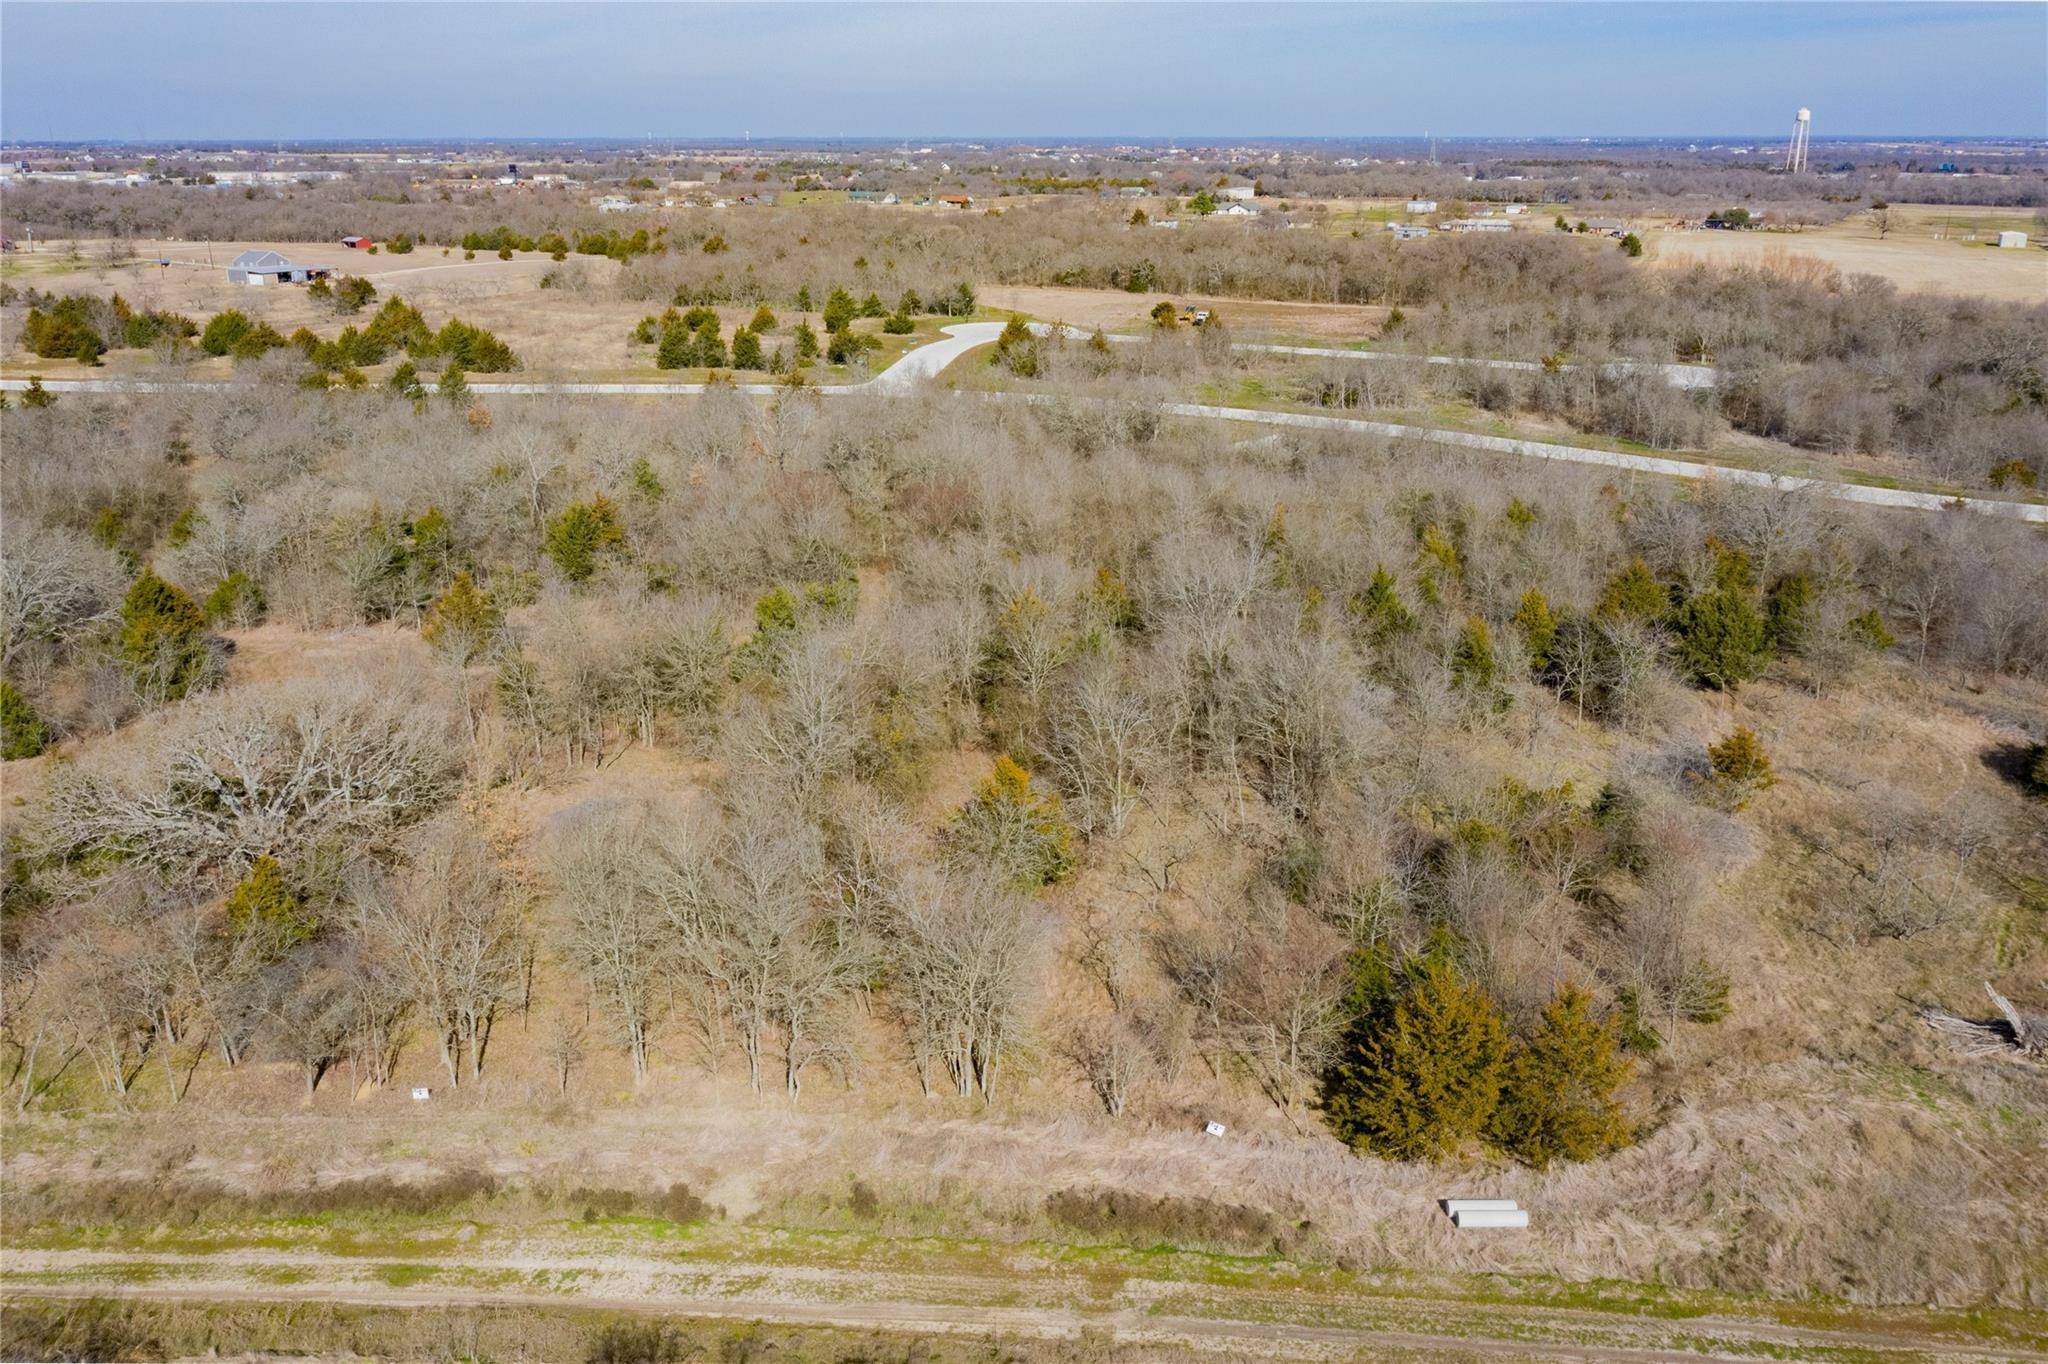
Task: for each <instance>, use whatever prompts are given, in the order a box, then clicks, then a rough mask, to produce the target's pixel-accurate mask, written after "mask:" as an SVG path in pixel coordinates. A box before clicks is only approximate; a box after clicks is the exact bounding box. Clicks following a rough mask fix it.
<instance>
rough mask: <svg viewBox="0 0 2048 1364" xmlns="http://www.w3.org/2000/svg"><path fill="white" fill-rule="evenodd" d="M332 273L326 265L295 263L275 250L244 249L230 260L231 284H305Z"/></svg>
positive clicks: (229, 281)
mask: <svg viewBox="0 0 2048 1364" xmlns="http://www.w3.org/2000/svg"><path fill="white" fill-rule="evenodd" d="M332 273H334V272H333V271H331V270H329V269H327V268H326V267H325V266H319V265H293V264H292V263H291V262H290V261H288V260H286V259H285V258H284V257H283V256H280V255H279V254H278V253H277V252H275V251H253V250H252V251H244V252H243V253H242V254H241V255H239V256H237V257H235V258H234V259H233V260H232V261H229V262H228V283H230V284H304V283H305V282H306V281H307V280H309V279H321V278H324V277H325V276H327V275H330V274H332Z"/></svg>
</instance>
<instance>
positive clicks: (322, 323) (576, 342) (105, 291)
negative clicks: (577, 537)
mask: <svg viewBox="0 0 2048 1364" xmlns="http://www.w3.org/2000/svg"><path fill="white" fill-rule="evenodd" d="M41 245H42V244H39V246H41ZM70 245H71V244H69V243H51V244H48V245H47V250H42V249H39V250H38V252H37V253H36V254H35V255H32V256H31V255H12V256H9V257H8V258H7V260H6V264H5V265H4V267H0V280H7V281H10V282H14V283H18V284H22V285H26V286H33V287H36V288H40V289H45V290H49V291H51V292H53V293H59V294H63V293H78V292H84V293H91V294H95V295H98V296H101V297H106V296H108V295H111V294H116V293H118V294H120V295H121V296H122V297H124V298H126V299H127V300H128V302H129V303H130V304H131V305H133V306H134V307H136V308H153V309H160V310H164V311H168V312H176V313H183V314H185V315H186V316H189V317H192V318H194V319H195V320H197V321H199V322H201V323H204V322H205V320H206V319H207V318H208V317H210V316H212V315H213V314H214V313H217V312H220V311H222V310H224V309H228V308H236V309H240V310H241V311H242V312H244V313H246V314H248V315H249V316H250V317H251V318H254V319H257V320H259V321H265V322H268V323H270V324H271V325H272V326H274V327H276V328H277V329H278V330H279V331H280V332H283V333H284V334H285V335H287V336H289V335H290V334H291V333H292V332H293V331H294V330H295V329H297V328H299V327H310V328H312V329H313V330H314V331H316V332H318V333H319V334H320V335H322V336H332V335H333V334H334V333H336V332H338V331H339V330H341V328H342V327H344V326H347V325H349V324H350V323H351V322H353V323H357V324H360V323H361V322H363V321H365V320H367V319H368V317H369V315H370V314H371V313H372V312H374V311H375V310H376V308H377V307H378V306H380V305H381V304H382V302H383V301H384V300H385V299H387V298H403V299H404V300H405V301H406V302H408V303H410V304H412V305H413V306H414V307H416V308H418V309H420V310H421V311H422V312H423V313H424V314H425V315H426V317H427V319H428V320H429V322H430V323H431V324H432V325H434V326H439V325H440V324H441V323H443V322H445V321H446V320H447V319H448V318H450V317H460V318H461V319H462V320H463V321H465V322H469V323H472V324H473V325H476V326H480V327H484V328H487V329H488V330H490V331H491V332H493V333H494V334H496V335H497V336H498V337H499V338H500V339H502V340H503V341H504V342H505V343H506V344H507V345H509V346H511V347H512V349H513V351H514V352H515V353H516V354H517V355H518V356H519V358H520V361H521V364H522V366H523V367H524V368H525V369H526V370H528V371H530V372H532V373H533V374H535V375H540V376H546V375H553V374H561V375H569V376H575V377H578V378H589V379H604V380H609V379H618V378H629V377H633V376H636V375H646V376H649V377H651V376H653V375H654V374H655V373H656V371H655V367H654V356H653V349H652V348H651V347H649V346H645V345H637V344H634V343H633V342H632V341H630V340H629V339H628V337H629V333H631V331H632V330H633V327H634V325H635V324H636V323H638V322H639V321H640V319H641V318H643V317H645V316H647V315H648V314H649V313H659V312H660V311H661V306H659V305H657V304H654V303H650V302H647V301H645V300H639V299H630V298H625V297H622V296H621V294H620V292H619V289H618V277H619V272H620V269H621V267H620V265H619V263H618V262H616V261H612V260H608V259H606V258H604V257H602V256H574V255H572V256H570V257H569V258H568V259H567V260H566V261H562V262H559V263H558V262H556V261H554V260H552V259H550V258H549V257H548V256H546V255H543V254H540V253H537V252H519V253H515V255H514V257H513V259H511V260H500V259H498V257H497V256H496V255H495V254H494V253H491V252H478V253H477V258H476V259H475V260H471V261H465V260H463V259H462V252H461V250H459V249H455V250H450V251H447V252H445V253H444V252H443V251H442V249H441V248H439V247H429V246H421V247H419V248H417V249H415V250H413V251H412V252H409V253H407V254H405V255H398V256H394V255H390V254H388V253H385V252H379V253H378V254H376V255H374V256H373V255H370V254H368V253H367V252H363V251H357V250H352V249H350V248H348V247H345V246H341V245H339V244H338V243H327V242H212V243H198V242H158V241H139V242H135V243H133V244H132V249H133V252H134V256H133V259H131V260H128V261H124V262H123V263H121V264H119V265H111V266H110V265H107V264H105V263H104V261H103V260H102V259H101V258H102V257H103V256H104V254H105V243H103V242H80V243H77V244H76V246H77V254H76V256H75V257H74V256H73V255H72V253H71V251H70V249H69V247H70ZM250 249H254V250H275V251H277V252H279V253H280V254H282V255H283V256H284V257H285V258H286V259H288V260H291V261H292V262H294V263H296V264H304V265H315V266H326V267H328V268H330V269H332V270H333V271H334V272H335V273H336V275H337V276H339V275H343V274H350V275H359V276H361V277H362V278H364V279H367V280H369V281H370V282H371V283H372V284H374V285H376V286H377V299H376V301H374V302H373V303H372V304H371V305H370V306H369V307H368V308H366V309H365V310H364V311H363V313H362V314H360V315H357V316H337V314H336V312H335V310H334V309H333V308H330V307H326V306H323V305H322V304H320V303H319V302H317V301H316V300H314V299H311V298H309V297H308V296H307V294H306V290H305V286H303V285H256V286H251V285H244V284H230V283H228V281H227V268H226V267H227V263H228V262H229V261H231V260H233V259H234V258H235V256H236V255H237V254H239V253H240V252H242V251H245V250H250ZM209 256H210V257H211V260H212V264H208V263H207V261H208V258H209ZM160 258H166V259H169V260H171V261H173V262H175V263H174V264H172V265H171V266H169V267H167V268H164V267H159V266H157V265H156V264H155V263H154V262H155V261H156V260H158V259H160ZM551 274H552V275H553V276H554V277H555V279H556V280H557V281H558V283H557V285H556V286H554V287H549V288H543V287H541V281H542V280H543V279H544V278H546V277H548V276H549V275H551ZM753 311H754V310H753V309H752V308H751V307H748V308H741V307H729V308H724V309H720V310H719V313H720V317H719V321H720V326H721V328H722V329H723V330H724V331H725V332H726V333H727V334H728V335H729V334H730V333H731V331H732V329H733V328H735V327H738V326H742V325H744V324H745V323H746V321H747V320H748V318H750V317H751V316H752V315H753ZM803 316H804V314H801V313H797V312H795V311H794V310H785V311H784V312H782V313H780V314H779V315H778V319H777V320H778V325H777V327H776V328H775V330H774V331H772V332H770V333H768V334H767V335H766V336H765V337H763V342H764V344H765V345H766V346H767V348H768V349H770V350H773V349H774V348H775V347H776V346H777V345H778V344H779V345H785V346H786V345H787V344H788V342H789V333H790V330H791V329H792V328H794V327H795V325H796V324H797V322H798V320H799V319H800V318H802V317H803ZM809 321H810V322H811V324H812V326H813V327H814V328H816V329H818V330H819V331H820V332H821V333H822V332H823V323H822V321H821V320H820V318H819V317H818V316H817V315H816V314H815V313H813V314H811V315H810V316H809ZM863 325H867V326H871V325H872V324H863ZM10 340H12V341H13V342H14V343H15V345H14V348H13V349H11V350H10V351H9V352H8V353H7V354H6V355H5V356H4V357H0V365H4V366H5V367H6V368H7V370H8V372H10V373H17V372H20V373H26V372H29V371H34V372H36V373H41V374H48V375H52V376H55V375H58V374H60V373H64V374H69V373H77V372H79V369H80V367H79V366H78V365H76V364H75V363H74V362H71V361H66V360H46V359H39V358H37V357H35V356H33V355H30V354H28V353H27V352H26V351H24V350H22V349H20V346H19V338H18V337H13V338H10ZM392 363H394V364H395V363H396V362H395V361H394V362H392ZM153 368H155V365H154V359H153V357H152V356H151V355H150V354H149V353H148V352H144V351H132V350H117V351H115V352H113V353H111V354H110V355H109V356H108V357H107V358H106V360H105V361H104V362H103V365H102V366H101V367H99V369H98V370H96V371H95V372H97V373H102V374H107V375H110V376H118V375H121V374H129V373H140V372H143V371H145V370H150V369H153ZM232 368H233V367H232V364H231V362H229V361H227V360H224V359H220V360H216V359H210V358H209V357H206V356H200V357H199V358H198V359H197V360H196V361H194V362H192V363H191V364H190V365H189V366H188V369H189V372H190V374H191V375H192V377H216V376H219V375H225V374H227V373H229V372H231V370H232ZM387 368H388V366H387ZM375 372H377V373H381V372H382V371H381V370H379V371H375ZM675 377H683V378H687V377H691V376H687V375H679V376H675Z"/></svg>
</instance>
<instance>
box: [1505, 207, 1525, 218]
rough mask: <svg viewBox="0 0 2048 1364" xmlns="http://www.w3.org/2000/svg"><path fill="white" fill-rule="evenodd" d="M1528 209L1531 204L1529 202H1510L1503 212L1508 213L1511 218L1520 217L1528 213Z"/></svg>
mask: <svg viewBox="0 0 2048 1364" xmlns="http://www.w3.org/2000/svg"><path fill="white" fill-rule="evenodd" d="M1528 211H1529V206H1528V205H1527V204H1509V205H1508V206H1507V207H1506V208H1504V209H1502V210H1501V212H1503V213H1505V214H1507V215H1508V216H1509V217H1510V218H1519V217H1520V216H1521V215H1522V214H1524V213H1527V212H1528Z"/></svg>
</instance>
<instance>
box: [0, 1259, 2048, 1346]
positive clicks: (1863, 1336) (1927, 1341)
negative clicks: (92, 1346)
mask: <svg viewBox="0 0 2048 1364" xmlns="http://www.w3.org/2000/svg"><path fill="white" fill-rule="evenodd" d="M433 1263H434V1265H435V1267H436V1269H437V1270H438V1271H439V1272H441V1273H446V1272H448V1271H450V1270H454V1269H462V1268H468V1269H472V1270H475V1271H478V1272H482V1271H484V1270H486V1269H492V1270H496V1271H497V1272H501V1273H502V1272H504V1271H505V1270H506V1269H507V1268H508V1265H509V1266H516V1268H517V1269H518V1270H519V1271H520V1272H522V1273H524V1274H527V1275H529V1276H532V1277H533V1279H534V1280H536V1281H550V1280H551V1281H552V1282H553V1283H554V1284H556V1285H558V1286H557V1287H553V1288H550V1289H547V1290H544V1291H536V1290H534V1289H531V1288H516V1287H506V1288H487V1287H462V1286H455V1285H445V1284H438V1283H437V1284H425V1285H418V1286H405V1287H394V1286H392V1285H390V1284H389V1283H380V1282H378V1281H376V1280H375V1279H374V1278H372V1277H367V1276H365V1275H363V1274H361V1273H357V1274H351V1273H350V1271H349V1269H347V1268H339V1267H337V1266H336V1265H335V1264H334V1262H333V1261H332V1260H328V1259H326V1258H325V1257H318V1256H296V1255H290V1254H285V1255H276V1256H266V1257H263V1258H262V1260H261V1261H260V1262H259V1261H257V1260H256V1259H254V1258H252V1257H249V1256H245V1255H241V1254H232V1253H231V1254H228V1255H224V1256H213V1257H208V1256H186V1255H151V1254H139V1255H119V1254H113V1253H101V1252H89V1251H81V1252H35V1251H26V1252H9V1253H7V1254H6V1255H5V1256H4V1257H0V1266H4V1274H5V1282H4V1285H0V1296H11V1297H127V1298H137V1299H147V1300H157V1301H182V1302H208V1303H325V1304H337V1305H346V1306H373V1307H387V1308H401V1309H403V1308H429V1307H436V1308H439V1307H474V1308H491V1307H496V1308H520V1307H525V1308H559V1307H565V1306H573V1307H576V1308H580V1309H588V1310H598V1311H603V1312H618V1313H635V1314H660V1315H666V1316H674V1317H690V1318H699V1319H714V1320H730V1321H762V1322H770V1323H775V1324H779V1325H790V1326H836V1327H852V1328H866V1329H882V1330H888V1331H895V1332H908V1333H919V1332H923V1333H943V1334H953V1335H990V1336H1008V1337H1013V1338H1014V1337H1027V1338H1033V1339H1041V1340H1060V1339H1072V1338H1075V1337H1077V1336H1079V1335H1081V1334H1082V1333H1083V1332H1084V1331H1088V1332H1092V1333H1096V1334H1098V1335H1108V1336H1110V1337H1112V1338H1114V1339H1115V1340H1117V1341H1118V1342H1120V1343H1123V1344H1127V1345H1136V1346H1155V1347H1160V1348H1162V1349H1167V1350H1177V1351H1188V1352H1195V1351H1199V1352H1202V1353H1206V1354H1230V1355H1236V1356H1240V1357H1252V1358H1261V1359H1264V1358H1293V1359H1327V1358H1343V1359H1352V1358H1357V1357H1360V1355H1361V1354H1365V1355H1367V1356H1369V1355H1370V1354H1372V1353H1373V1352H1390V1351H1401V1352H1417V1353H1422V1354H1425V1355H1442V1354H1455V1355H1466V1356H1474V1355H1476V1356H1485V1357H1489V1358H1495V1359H1532V1360H1550V1359H1577V1360H1598V1361H1617V1362H1618V1361H1641V1360H1653V1359H1676V1358H1690V1359H1698V1358H1700V1357H1702V1356H1705V1357H1724V1358H1725V1357H1748V1358H1753V1357H1757V1356H1764V1357H1769V1358H1777V1359H1831V1358H1839V1357H1843V1356H1853V1357H1855V1358H1857V1359H1859V1360H1883V1359H1886V1358H1892V1357H1896V1358H1899V1359H1901V1360H1904V1359H1909V1358H1910V1359H1913V1360H1916V1361H1917V1360H1944V1361H1956V1362H1957V1364H1963V1362H1965V1361H1980V1360H1981V1361H1989V1360H2015V1361H2027V1362H2028V1364H2048V1354H2044V1353H2042V1352H2039V1351H2034V1350H2029V1349H2024V1348H2015V1347H2014V1346H2013V1345H2012V1344H2011V1343H2009V1342H1998V1343H1980V1342H1972V1341H1967V1340H1959V1339H1955V1338H1951V1337H1942V1336H1934V1335H1918V1334H1913V1333H1910V1332H1899V1333H1886V1332H1879V1331H1874V1330H1873V1331H1864V1330H1820V1329H1812V1328H1804V1327H1793V1326H1783V1325H1778V1324H1775V1323H1771V1322H1767V1321H1756V1320H1740V1319H1732V1318H1725V1317H1692V1318H1684V1319H1676V1320H1674V1319H1666V1318H1649V1317H1629V1316H1623V1315H1620V1314H1616V1313H1601V1312H1595V1311H1585V1310H1574V1309H1564V1308H1532V1307H1521V1306H1506V1305H1501V1304H1495V1303H1485V1304H1478V1303H1450V1302H1440V1301H1430V1300H1406V1299H1380V1298H1372V1299H1359V1300H1354V1301H1332V1300H1327V1299H1325V1300H1320V1301H1319V1300H1317V1299H1316V1298H1314V1297H1312V1296H1311V1297H1308V1298H1306V1299H1305V1300H1304V1299H1291V1298H1290V1297H1289V1296H1288V1295H1285V1294H1277V1293H1235V1292H1227V1291H1212V1290H1195V1291H1192V1292H1191V1291H1187V1290H1185V1289H1184V1288H1182V1287H1181V1286H1176V1285H1164V1284H1162V1285H1156V1286H1151V1287H1153V1288H1156V1290H1157V1291H1156V1292H1151V1293H1147V1292H1129V1291H1126V1292H1124V1293H1121V1294H1119V1295H1118V1296H1117V1299H1116V1300H1115V1301H1113V1302H1109V1303H1093V1304H1083V1305H1071V1306H1055V1305H1048V1304H1046V1303H1043V1302H1034V1303H1025V1304H1013V1303H997V1302H993V1301H991V1299H992V1298H1001V1297H1005V1296H1008V1291H1007V1290H1010V1289H1012V1288H1014V1287H1015V1285H1013V1284H1008V1283H1004V1284H994V1283H990V1282H988V1281H985V1280H976V1279H973V1278H970V1277H967V1276H961V1277H960V1278H958V1279H957V1280H950V1279H942V1278H936V1277H934V1276H928V1275H927V1276H919V1279H918V1282H917V1285H916V1286H918V1287H920V1288H922V1289H924V1290H925V1291H924V1292H923V1293H921V1294H918V1295H915V1296H913V1295H908V1294H902V1293H900V1292H899V1293H898V1294H897V1295H894V1296H875V1294H876V1291H877V1286H878V1283H879V1282H880V1276H875V1275H863V1274H853V1273H843V1272H838V1271H831V1270H820V1269H814V1268H802V1269H793V1268H791V1267H789V1266H769V1265H726V1266H723V1267H722V1268H721V1269H720V1270H718V1271H717V1272H716V1274H715V1279H716V1283H711V1284H709V1285H708V1289H709V1291H706V1290H707V1284H706V1283H704V1282H696V1283H695V1287H694V1290H693V1289H690V1288H678V1287H676V1286H675V1285H673V1284H664V1283H663V1282H662V1280H661V1277H660V1275H659V1274H658V1273H650V1274H645V1275H643V1276H642V1277H641V1279H640V1281H638V1282H636V1283H635V1284H633V1285H632V1286H631V1287H630V1289H629V1290H628V1291H621V1285H622V1284H623V1283H624V1282H625V1281H624V1280H622V1279H620V1278H618V1277H616V1276H609V1275H605V1274H601V1273H594V1272H593V1271H592V1270H591V1269H590V1267H589V1263H588V1262H587V1261H582V1260H576V1259H565V1260H561V1261H559V1262H553V1261H548V1262H543V1261H540V1260H532V1259H526V1258H519V1259H516V1260H513V1261H510V1262H508V1261H506V1260H504V1259H498V1260H494V1261H488V1262H486V1261H481V1260H479V1261H476V1262H475V1263H473V1264H464V1262H461V1261H454V1260H439V1261H435V1262H433ZM142 1267H146V1268H142ZM361 1268H363V1269H367V1270H370V1271H375V1270H377V1269H379V1268H384V1269H389V1268H393V1267H390V1266H382V1267H380V1266H374V1265H372V1266H364V1267H361ZM650 1268H652V1267H650ZM264 1275H268V1276H270V1281H268V1282H264V1281H260V1279H261V1277H262V1276H264ZM287 1276H289V1278H290V1279H291V1280H292V1281H290V1282H278V1281H277V1280H278V1279H280V1278H285V1277H287ZM721 1285H729V1286H730V1288H731V1291H729V1292H728V1291H722V1289H721ZM891 1286H893V1287H895V1288H897V1289H899V1290H900V1289H902V1288H904V1287H907V1286H909V1285H906V1284H903V1283H901V1282H898V1283H895V1284H894V1285H891ZM1165 1357H1173V1356H1171V1355H1169V1356H1165Z"/></svg>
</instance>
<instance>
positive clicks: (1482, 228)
mask: <svg viewBox="0 0 2048 1364" xmlns="http://www.w3.org/2000/svg"><path fill="white" fill-rule="evenodd" d="M1444 231H1446V232H1512V231H1514V224H1512V223H1506V222H1502V221H1501V220H1500V219H1498V218H1453V219H1452V220H1451V221H1450V222H1447V223H1445V224H1444Z"/></svg>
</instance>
